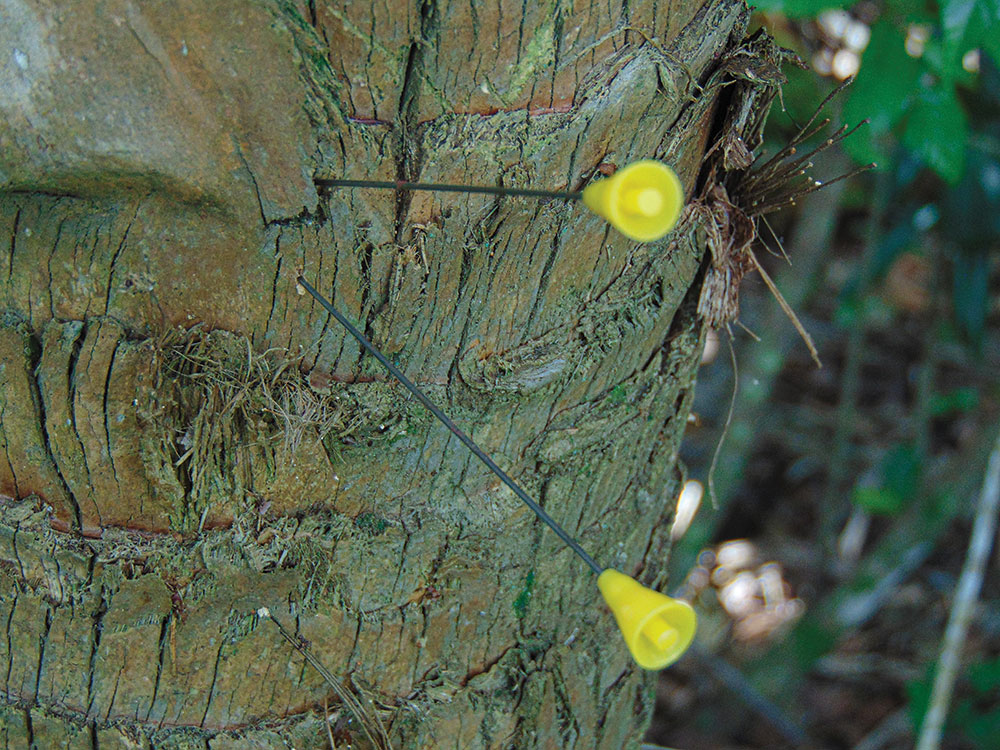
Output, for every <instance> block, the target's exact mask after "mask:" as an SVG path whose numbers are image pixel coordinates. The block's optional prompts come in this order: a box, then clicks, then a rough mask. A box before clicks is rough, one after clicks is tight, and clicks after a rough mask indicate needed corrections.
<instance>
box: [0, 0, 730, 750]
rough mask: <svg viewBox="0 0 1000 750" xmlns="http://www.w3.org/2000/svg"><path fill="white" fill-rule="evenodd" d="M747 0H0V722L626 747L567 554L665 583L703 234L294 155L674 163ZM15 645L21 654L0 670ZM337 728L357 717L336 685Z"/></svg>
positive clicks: (695, 160) (567, 168)
mask: <svg viewBox="0 0 1000 750" xmlns="http://www.w3.org/2000/svg"><path fill="white" fill-rule="evenodd" d="M745 24H746V16H745V11H744V9H743V3H742V2H741V1H740V2H736V1H735V0H705V1H702V0H687V1H684V0H678V1H677V2H670V3H667V4H666V6H665V7H663V6H662V5H659V4H658V3H656V2H648V3H624V4H623V5H622V6H620V7H617V6H616V7H612V6H611V5H607V4H605V5H593V4H589V3H575V2H566V1H550V2H541V3H524V4H523V3H520V2H508V0H500V1H499V2H497V3H494V4H492V5H490V6H489V7H485V6H481V5H480V4H479V3H469V4H465V5H463V4H460V3H454V2H451V1H450V0H425V2H422V3H420V2H409V3H402V2H399V3H387V4H378V3H372V4H366V3H355V2H348V1H347V0H343V1H342V2H323V0H317V1H316V2H309V3H295V2H290V1H286V0H260V2H254V3H240V2H235V0H231V1H230V2H224V1H220V2H214V3H209V4H205V3H197V2H180V3H158V4H153V5H149V4H145V3H143V4H139V3H133V2H129V1H128V0H108V1H107V2H96V0H94V1H92V2H78V3H74V4H72V5H66V4H62V3H58V2H55V1H54V0H47V1H44V2H34V1H33V2H30V3H29V2H24V1H22V0H5V2H3V3H0V56H5V59H3V60H0V65H2V66H3V67H2V68H0V83H2V90H0V110H2V113H3V118H4V119H3V121H2V122H0V228H2V230H3V234H2V236H3V237H4V238H6V239H5V241H4V242H3V243H2V246H0V306H2V312H3V317H2V321H0V363H2V364H0V493H3V495H5V496H6V499H5V500H4V501H3V503H2V505H0V623H4V629H3V630H4V633H5V637H4V636H0V679H2V691H3V695H2V699H3V704H4V705H3V707H2V708H0V736H2V737H3V740H4V743H5V744H4V747H10V748H21V747H31V746H34V747H39V748H49V747H74V748H75V747H81V748H90V747H93V748H97V747H100V748H101V750H107V748H117V747H122V748H125V747H130V748H131V747H151V748H187V747H198V748H205V747H208V748H212V749H213V750H220V749H222V748H236V747H261V748H265V747H275V748H278V747H286V746H288V745H286V744H285V743H286V742H288V743H291V745H294V746H295V747H299V748H320V747H326V746H328V745H327V743H328V740H327V730H326V727H325V725H324V719H323V711H324V709H323V705H324V702H325V701H328V702H329V705H330V712H331V713H336V712H337V710H338V705H339V704H338V702H337V700H336V698H335V693H334V692H333V691H332V690H331V689H330V687H329V685H327V684H325V683H324V681H323V679H322V678H321V677H320V675H319V674H317V673H316V672H315V670H312V669H311V668H308V667H307V666H306V665H305V664H304V662H303V659H302V657H301V656H300V655H299V654H297V653H296V652H295V651H294V650H293V649H291V648H290V647H289V645H288V644H287V643H285V642H284V641H283V640H281V638H280V637H279V635H278V633H277V631H276V629H275V628H273V627H272V624H271V623H267V622H262V621H259V620H258V619H257V618H256V617H255V616H254V612H255V610H256V609H257V608H258V607H261V606H267V607H269V608H270V610H271V611H272V612H273V613H274V615H275V616H276V617H277V618H279V619H280V620H281V621H283V622H284V623H286V624H287V625H289V626H290V627H292V628H293V629H295V630H296V631H297V632H298V633H300V634H301V635H302V636H303V637H304V638H306V639H307V640H308V642H309V644H310V646H309V647H310V649H311V650H312V651H313V653H314V654H315V655H316V656H317V657H319V658H320V660H321V661H323V662H324V664H326V666H327V667H328V668H329V669H330V671H332V672H333V673H334V674H335V675H338V676H339V677H341V678H342V679H343V680H344V685H346V686H348V687H349V689H351V690H353V691H356V692H358V693H359V694H361V695H363V696H366V697H367V698H370V699H371V700H372V701H374V705H376V706H377V707H378V713H379V715H380V717H381V720H382V721H383V723H385V724H386V725H387V726H389V728H390V735H391V737H392V740H393V743H394V746H397V747H400V748H418V747H455V748H463V749H464V748H479V747H481V748H486V747H496V748H499V747H517V748H528V747H558V748H561V747H575V748H609V749H614V750H617V749H618V748H621V747H626V746H630V744H632V745H634V744H635V743H637V742H638V739H639V738H640V737H641V734H642V730H643V727H644V725H645V723H646V721H647V719H648V716H649V712H650V711H651V708H652V693H651V686H652V681H651V678H650V677H649V676H646V675H643V674H640V673H639V672H637V671H636V670H635V669H634V668H633V666H632V665H631V664H630V662H629V659H628V657H627V654H626V651H625V649H624V648H623V646H622V644H621V643H620V642H619V641H620V639H619V636H618V634H617V632H616V629H615V627H614V624H613V622H612V619H611V617H610V616H609V615H608V613H607V612H606V611H604V610H603V608H602V607H601V606H600V605H599V602H598V595H597V591H596V587H595V586H594V585H593V579H592V577H591V576H590V574H589V573H588V572H587V571H586V569H585V568H584V567H583V566H582V565H580V564H579V563H578V561H577V560H575V559H573V558H572V557H571V555H570V553H569V552H568V551H566V550H564V549H562V548H561V547H560V546H559V545H558V544H557V543H556V540H555V538H554V537H553V536H552V535H551V534H550V533H549V532H548V531H546V530H544V529H543V528H542V527H541V526H540V525H539V524H538V523H537V522H536V521H535V520H534V518H533V517H532V516H531V514H530V513H529V512H528V511H527V510H526V509H525V508H523V507H522V506H520V505H519V504H518V503H517V502H516V500H515V499H514V498H513V496H512V495H511V494H510V493H508V492H506V491H505V490H503V489H502V488H501V487H500V486H499V483H498V482H497V481H496V480H495V478H494V477H492V476H491V475H489V474H488V473H487V472H486V470H485V469H484V468H483V467H482V466H480V465H478V464H477V462H476V461H475V460H474V459H473V458H472V457H471V456H470V455H469V454H468V452H467V451H465V450H464V449H463V448H462V447H461V446H460V445H459V444H457V442H456V441H455V440H453V439H449V435H448V433H447V432H446V431H445V430H444V429H443V428H442V427H441V426H440V425H437V424H434V423H433V422H432V421H431V420H430V419H429V418H428V416H427V415H426V414H424V413H423V412H422V411H421V409H420V408H419V406H417V405H415V404H413V403H412V401H411V400H410V399H408V398H406V396H405V394H404V392H403V391H402V390H401V389H400V388H399V387H397V386H396V385H395V384H393V383H392V382H387V381H386V379H385V377H384V376H383V374H382V373H381V372H380V371H379V369H378V367H377V366H376V365H375V364H374V363H373V362H371V361H370V360H369V359H367V358H365V357H363V356H362V355H361V352H360V350H359V347H358V346H357V345H356V344H355V343H354V342H353V341H352V340H350V339H349V338H347V337H346V335H345V333H344V332H343V331H342V330H340V329H339V327H338V326H337V325H336V322H335V321H332V320H331V319H330V318H329V317H328V316H327V315H326V314H325V313H324V311H323V310H322V309H321V308H319V307H318V306H317V305H316V304H314V303H313V302H312V300H311V298H309V297H307V296H303V295H301V294H300V293H298V292H297V290H296V284H295V278H296V274H297V273H298V272H303V273H305V275H306V276H307V277H309V278H310V280H311V281H312V283H314V284H315V286H316V287H318V288H320V289H322V290H331V291H332V294H333V296H334V297H335V299H336V301H337V303H338V304H339V305H340V306H341V308H342V309H344V310H345V311H346V312H347V313H348V314H349V315H350V316H352V317H353V318H354V319H355V320H358V321H361V322H362V323H363V325H364V327H365V328H366V330H367V331H368V332H369V333H370V335H371V337H372V338H373V339H374V340H375V341H376V343H377V344H378V345H379V346H380V347H382V348H383V350H384V351H385V352H386V353H387V354H388V355H389V356H391V357H392V358H394V359H395V360H396V361H397V362H398V363H400V364H401V365H402V366H403V367H404V369H405V371H406V372H407V373H408V374H409V376H410V377H411V378H413V379H414V380H415V381H417V382H418V383H419V384H420V385H422V386H423V387H425V388H426V389H427V391H428V392H429V393H430V395H431V396H432V398H434V399H435V400H437V401H438V402H440V403H443V404H444V405H445V406H446V408H447V410H448V411H449V412H450V413H451V414H452V416H453V417H454V418H455V419H456V421H458V422H459V423H460V424H462V425H464V426H466V427H467V429H468V431H469V433H470V434H471V435H472V436H473V438H474V439H475V440H476V441H477V442H479V443H480V445H482V446H483V447H484V448H485V449H486V450H487V452H489V453H491V454H492V455H493V456H494V457H495V459H496V460H497V461H498V463H500V464H501V465H503V466H505V467H507V468H509V470H510V472H511V474H513V475H514V476H515V477H516V478H517V479H518V480H519V481H520V482H521V483H523V485H524V486H525V487H526V488H528V489H529V491H530V492H532V493H533V494H534V495H535V496H536V497H538V498H539V499H540V501H541V502H542V503H543V504H544V505H545V507H546V508H547V509H548V510H549V512H550V513H552V515H553V516H555V517H556V518H558V519H560V520H561V521H562V522H563V523H564V524H565V526H566V527H567V528H568V530H569V531H570V532H571V533H572V534H574V535H576V536H578V537H579V539H580V540H581V542H582V544H583V545H584V546H585V547H586V548H587V549H588V550H589V551H591V553H592V554H593V555H594V557H595V558H597V559H598V560H599V561H601V562H602V563H604V564H606V565H609V566H615V567H617V568H619V569H621V570H624V571H626V572H629V573H634V574H636V575H637V576H639V577H640V578H641V579H642V580H643V581H644V582H646V583H650V584H653V585H662V584H663V583H664V582H663V580H662V571H663V568H664V563H665V557H666V555H667V553H668V549H667V546H668V541H667V537H666V534H665V530H666V524H667V523H668V521H669V518H670V515H671V513H672V498H673V497H675V495H676V491H677V488H678V483H679V481H680V471H681V470H680V468H679V467H678V466H677V463H676V456H677V447H678V443H679V441H680V438H681V435H682V433H683V430H684V425H685V422H686V418H687V413H688V409H689V405H690V399H691V394H692V387H693V372H694V368H695V367H696V364H697V360H698V354H699V351H700V343H701V334H702V325H701V323H700V322H699V320H698V319H697V316H696V313H695V311H694V304H695V302H696V300H697V293H698V278H699V277H698V272H699V267H700V265H701V262H702V256H703V250H702V249H701V248H700V247H699V246H698V245H697V243H695V242H694V241H693V239H692V236H691V235H690V234H680V233H676V234H675V235H674V236H673V237H672V238H671V239H670V240H669V241H663V242H659V243H653V244H650V245H642V246H636V245H635V244H634V243H631V242H629V241H627V240H625V239H624V238H623V237H621V236H619V235H617V234H616V233H615V232H614V231H612V230H609V229H608V227H607V226H606V225H605V224H604V223H603V222H602V221H601V220H599V219H598V218H597V217H595V216H592V215H590V214H589V213H587V212H586V211H585V210H583V209H582V208H581V207H580V206H574V205H565V204H562V203H554V202H537V201H534V202H533V201H527V200H519V199H491V198H485V197H473V196H451V195H444V196H442V195H438V194H425V193H418V194H412V195H401V196H397V195H394V194H392V193H389V192H375V191H360V190H355V191H338V192H334V193H331V194H329V195H319V194H318V193H317V191H316V189H315V188H314V185H313V182H312V177H313V176H351V177H357V178H365V177H369V178H373V179H397V178H405V179H417V178H419V179H421V180H425V181H433V182H466V183H490V184H495V183H497V182H498V181H502V182H503V184H509V185H518V186H527V185H531V186H546V187H550V188H552V189H576V188H579V187H580V186H581V185H583V184H584V183H585V182H586V181H587V180H588V179H590V178H591V177H592V176H593V175H594V174H595V172H596V170H597V169H598V167H599V166H600V165H602V164H618V165H621V164H624V163H626V162H628V161H630V160H632V159H635V158H640V157H653V158H660V159H663V160H665V161H668V162H670V163H672V164H674V165H675V166H676V168H677V169H678V171H679V173H680V174H681V176H682V179H683V181H684V182H685V184H686V185H687V186H688V188H691V187H692V186H693V185H694V183H695V180H696V178H697V173H698V168H699V164H700V160H701V156H702V154H703V153H704V150H705V145H706V139H707V138H708V135H709V131H710V129H711V124H712V122H713V120H714V118H715V116H716V111H715V109H716V101H717V98H718V93H719V92H718V90H716V89H714V88H709V89H706V90H702V89H701V88H700V87H699V86H698V85H697V84H698V82H705V81H706V80H707V78H708V76H709V75H710V74H711V73H712V71H713V70H715V69H717V67H718V64H719V62H718V61H719V59H720V57H722V56H724V55H725V54H726V53H727V51H730V50H732V49H733V48H734V47H735V46H736V45H737V44H738V43H739V41H740V39H741V37H742V34H743V32H744V28H745ZM4 664H6V668H4ZM340 719H341V720H340V723H339V726H338V728H337V729H338V731H339V732H340V739H341V740H345V738H347V737H350V738H351V741H353V742H354V743H355V744H354V746H363V743H364V738H363V736H362V735H361V734H360V732H359V730H358V727H357V724H356V723H352V721H351V720H350V717H348V716H346V715H342V716H341V717H340Z"/></svg>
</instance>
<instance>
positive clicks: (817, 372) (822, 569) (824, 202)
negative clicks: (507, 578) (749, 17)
mask: <svg viewBox="0 0 1000 750" xmlns="http://www.w3.org/2000/svg"><path fill="white" fill-rule="evenodd" d="M757 5H758V6H759V11H760V12H758V14H757V15H756V17H755V18H756V21H757V23H758V24H761V25H765V26H767V27H768V29H769V30H770V31H771V33H772V34H774V35H775V36H776V37H777V38H778V40H779V41H780V42H781V43H782V44H783V45H784V46H786V47H789V48H792V49H794V50H795V51H796V52H797V53H798V54H799V55H800V56H801V57H802V59H803V60H804V61H805V62H807V63H808V66H809V69H808V70H797V69H792V70H788V71H787V74H788V76H789V81H788V84H787V85H786V86H785V88H784V93H783V102H782V103H781V104H776V106H775V108H774V110H773V111H772V113H771V116H770V120H769V125H768V131H767V142H766V144H765V152H770V153H773V152H774V151H775V150H777V149H778V148H780V146H781V144H783V143H784V142H787V140H788V139H789V138H790V137H791V135H792V134H794V132H795V131H796V129H797V125H796V124H797V123H798V124H801V123H802V122H803V121H805V120H807V119H808V117H809V115H810V113H811V111H812V110H813V108H815V107H816V105H817V104H818V103H819V102H820V101H821V100H822V98H823V97H824V95H825V94H826V93H828V92H829V91H830V90H832V89H833V87H834V86H835V85H837V83H838V82H839V81H840V80H841V79H843V78H846V77H847V76H849V75H850V74H852V73H853V72H854V70H855V69H857V78H856V80H855V82H854V83H853V85H851V86H850V87H849V88H848V89H847V91H846V92H845V93H844V94H842V95H840V96H839V97H837V98H836V99H835V100H834V101H833V102H832V103H831V104H830V105H829V106H828V108H827V114H828V116H829V117H831V118H832V120H833V125H836V124H838V123H841V122H842V123H845V124H848V125H853V124H855V123H857V122H858V121H859V120H861V119H863V118H866V117H867V118H870V119H871V123H870V124H869V125H868V126H867V127H866V128H863V129H862V130H861V131H859V133H857V134H856V135H855V136H853V137H852V138H851V139H850V140H849V141H848V142H846V143H845V144H844V148H843V149H840V150H836V151H835V152H828V153H827V154H824V157H826V158H824V159H822V161H820V163H818V164H817V166H816V170H815V174H816V176H817V177H819V178H820V179H823V178H824V176H825V177H833V176H835V175H837V174H840V173H843V172H846V171H848V170H849V169H851V168H853V167H854V166H855V165H856V164H864V163H866V162H869V161H876V162H877V163H878V169H877V170H873V171H870V172H867V173H865V174H863V175H861V176H860V177H857V178H854V179H852V180H850V181H849V182H847V183H840V184H838V185H837V186H832V187H831V188H830V189H829V190H825V191H821V192H819V193H816V194H814V195H812V196H810V197H809V198H808V199H807V200H805V201H803V202H802V204H801V205H800V206H798V207H797V208H795V209H792V210H788V211H785V212H783V213H781V214H779V215H777V216H776V217H774V218H772V219H771V226H772V227H773V229H774V233H773V235H772V234H771V233H770V232H769V231H767V228H766V227H765V228H764V229H762V236H763V238H764V239H765V240H766V244H767V245H768V247H769V249H770V250H771V251H772V254H771V255H769V254H768V252H767V251H766V250H765V249H763V248H758V250H757V254H758V257H760V258H761V259H762V260H763V262H764V264H765V265H766V266H767V267H768V268H769V269H770V270H771V273H772V275H773V276H774V277H775V279H776V281H777V283H778V286H779V287H780V288H781V289H782V291H783V292H784V294H785V296H786V297H787V298H788V300H789V302H790V303H791V304H792V306H793V307H794V308H795V310H796V311H797V312H798V315H799V316H800V317H801V319H802V321H803V323H804V324H805V326H806V328H807V329H808V330H809V331H810V333H811V334H812V336H813V338H814V339H815V340H816V343H817V345H818V347H819V351H820V355H821V357H822V360H823V364H824V366H823V368H822V369H816V368H815V367H814V366H813V364H812V363H811V362H810V358H809V355H808V352H807V350H806V348H805V346H804V345H803V344H802V342H801V341H800V340H799V339H798V338H797V335H796V334H795V332H794V329H793V328H792V326H791V324H790V323H789V321H788V320H787V319H785V317H784V316H783V314H782V313H781V311H780V310H779V309H778V306H777V304H776V303H775V301H774V300H773V299H772V298H771V297H770V295H769V294H768V292H767V289H766V288H765V287H764V285H763V283H761V282H760V280H759V278H757V277H748V278H747V280H746V281H744V285H743V293H742V315H741V322H742V323H743V324H745V326H746V329H748V330H749V331H751V332H752V333H753V334H754V335H755V336H756V337H757V338H759V341H757V340H754V339H753V338H752V337H751V335H750V334H749V333H748V332H747V331H745V330H744V329H742V328H739V327H734V329H733V331H732V335H733V343H734V346H735V359H736V362H737V363H738V374H737V376H736V379H737V380H738V381H739V386H740V387H739V394H738V396H737V397H736V401H735V410H734V414H733V418H732V423H731V425H730V427H729V431H728V436H727V438H726V441H725V443H724V445H723V447H722V450H721V452H720V455H719V461H718V466H717V468H716V471H715V476H714V484H715V490H716V495H717V507H716V508H713V507H712V502H711V501H710V500H709V499H708V497H707V494H706V497H705V499H704V500H703V502H702V505H701V509H700V511H699V513H698V515H697V517H696V518H695V521H694V523H693V524H692V526H691V527H690V528H689V529H688V530H687V532H686V533H685V534H684V536H683V537H682V538H681V539H680V540H679V541H678V542H677V543H676V544H675V546H674V550H673V554H672V559H671V567H672V571H673V572H672V579H671V580H672V584H673V585H674V586H675V587H676V588H677V589H678V590H682V591H686V593H687V594H688V595H689V596H692V597H694V598H695V599H696V602H697V606H698V608H699V610H700V617H701V621H700V622H701V630H700V634H699V640H698V644H697V647H696V648H695V649H693V652H692V653H691V654H690V655H689V656H687V657H686V658H685V659H684V660H683V661H682V662H680V663H679V664H678V665H676V666H675V667H674V668H671V669H669V670H667V671H666V672H664V673H663V675H662V678H661V682H660V686H659V695H658V713H657V717H656V720H655V721H654V724H653V726H652V728H651V729H650V733H649V735H648V737H647V742H650V743H655V744H656V745H662V746H669V747H677V748H684V749H685V750H700V749H701V748H713V749H714V748H775V747H793V746H794V747H799V746H815V747H829V748H859V749H862V750H880V749H889V748H907V747H912V746H913V744H914V741H915V738H916V736H917V732H918V729H919V727H920V722H921V718H922V716H923V712H924V710H925V706H926V704H927V700H928V696H929V693H930V686H931V682H932V676H933V671H934V665H935V662H936V661H937V658H938V654H939V650H940V645H941V638H942V633H943V631H944V627H945V623H946V621H947V618H948V613H949V608H950V606H951V604H952V601H953V595H954V592H955V584H956V581H957V578H958V575H959V572H960V570H961V568H962V563H963V559H964V558H965V555H966V549H967V546H968V543H969V537H970V529H971V526H972V517H973V513H974V510H975V507H976V497H977V495H978V493H979V490H980V486H981V484H982V482H983V476H984V472H985V470H986V460H987V455H988V454H989V452H990V449H991V447H992V446H993V444H994V442H995V441H996V439H997V430H998V419H997V415H998V411H1000V329H998V326H997V323H998V321H1000V296H998V294H997V291H998V288H1000V118H998V113H1000V72H998V67H997V62H998V61H1000V3H998V2H997V0H941V2H937V3H935V2H922V1H921V0H880V1H878V2H862V3H836V2H832V1H831V0H818V1H817V0H766V1H765V0H760V1H759V2H758V3H757ZM782 105H783V107H782ZM833 125H831V130H832V127H833ZM779 239H780V241H781V244H782V245H783V247H784V249H785V250H786V251H787V253H788V256H789V258H790V259H791V265H790V266H789V265H788V264H786V263H785V261H784V259H783V258H781V257H780V249H779V246H778V240H779ZM720 334H721V347H720V349H719V350H718V353H717V355H716V356H715V359H714V360H713V361H712V362H711V363H706V364H705V366H704V367H703V368H702V371H701V374H700V378H699V383H698V398H697V402H696V406H695V411H696V412H697V414H698V418H699V419H698V421H697V422H696V423H694V424H692V425H691V427H690V428H689V431H688V434H687V437H686V439H685V447H684V451H685V458H686V461H687V464H688V467H689V476H690V477H691V478H692V479H695V480H700V481H702V482H705V481H706V479H707V476H708V473H709V466H710V463H711V460H712V456H713V453H714V451H715V448H716V445H717V442H718V440H719V437H720V433H721V432H722V426H723V424H724V423H725V421H726V417H727V411H728V407H729V399H730V396H731V393H732V388H733V383H734V373H733V368H732V365H731V358H730V356H729V353H728V349H727V344H726V339H727V337H728V335H729V334H727V333H726V332H720ZM741 540H742V541H741ZM727 543H728V544H727ZM997 569H998V562H997V551H996V549H994V551H993V553H992V557H991V560H990V563H989V568H988V570H987V574H986V579H985V583H984V586H983V589H982V591H981V594H980V597H979V604H978V606H977V608H976V610H975V614H974V616H973V618H972V623H971V627H970V629H969V631H968V637H967V639H966V643H965V648H964V652H963V661H962V663H963V667H962V670H961V672H960V674H959V679H958V683H957V686H956V692H955V695H954V697H953V699H952V701H951V707H950V712H949V721H948V724H947V727H946V732H945V736H944V739H943V742H942V745H941V746H942V747H946V748H955V749H956V750H957V749H959V748H962V749H968V750H974V749H975V750H987V748H1000V607H998V603H1000V581H998V579H997V576H996V573H997Z"/></svg>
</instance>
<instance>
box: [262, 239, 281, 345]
mask: <svg viewBox="0 0 1000 750" xmlns="http://www.w3.org/2000/svg"><path fill="white" fill-rule="evenodd" d="M274 257H275V258H276V260H277V263H276V264H275V269H274V278H273V279H272V280H271V306H270V308H269V310H268V313H267V324H266V326H265V328H264V335H265V337H266V336H267V332H269V331H270V330H271V321H272V320H274V307H275V305H276V304H277V302H278V279H280V278H281V261H282V257H281V230H280V229H279V230H278V233H277V234H276V235H275V237H274Z"/></svg>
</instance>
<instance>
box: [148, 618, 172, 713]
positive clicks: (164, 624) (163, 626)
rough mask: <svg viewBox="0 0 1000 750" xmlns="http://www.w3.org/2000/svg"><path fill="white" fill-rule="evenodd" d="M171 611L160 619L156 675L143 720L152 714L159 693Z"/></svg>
mask: <svg viewBox="0 0 1000 750" xmlns="http://www.w3.org/2000/svg"><path fill="white" fill-rule="evenodd" d="M172 617H173V612H168V613H167V614H166V616H164V617H163V619H162V620H161V621H160V641H159V647H158V650H157V656H156V677H155V678H154V679H153V696H152V697H151V698H150V699H149V710H148V711H146V718H145V721H146V722H148V721H149V717H150V716H152V714H153V709H154V708H155V707H156V699H157V697H158V696H159V694H160V680H161V679H162V677H163V662H164V661H165V660H166V658H167V645H168V644H169V642H170V620H171V618H172Z"/></svg>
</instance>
